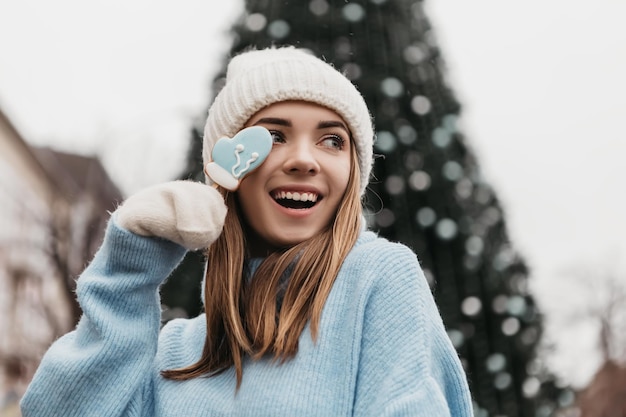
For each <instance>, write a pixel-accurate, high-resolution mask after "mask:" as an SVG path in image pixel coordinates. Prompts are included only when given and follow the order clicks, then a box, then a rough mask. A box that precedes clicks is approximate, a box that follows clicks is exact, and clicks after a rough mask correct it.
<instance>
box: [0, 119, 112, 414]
mask: <svg viewBox="0 0 626 417" xmlns="http://www.w3.org/2000/svg"><path fill="white" fill-rule="evenodd" d="M121 200H122V197H121V194H120V191H119V190H118V188H117V187H116V186H115V184H113V183H112V182H111V180H110V178H109V177H108V175H107V173H106V172H105V170H104V169H103V167H102V165H101V163H100V161H99V160H98V159H97V158H93V157H85V156H79V155H73V154H67V153H62V152H57V151H54V150H51V149H47V148H34V147H31V146H29V145H28V144H27V143H26V142H25V141H24V139H23V138H22V137H21V136H20V134H19V132H18V131H17V130H16V129H15V127H14V126H13V125H12V124H11V122H10V121H9V120H8V118H7V117H6V116H5V115H4V113H2V112H1V111H0V410H1V409H2V406H3V404H2V402H3V401H4V402H5V403H6V402H10V401H11V397H12V396H13V397H19V396H20V394H21V391H22V390H23V388H24V386H25V385H26V384H27V382H28V381H29V380H30V377H31V375H32V373H33V372H34V370H35V368H36V366H37V364H38V363H39V359H40V358H41V355H42V354H43V353H44V352H45V350H46V349H47V348H48V346H49V345H50V343H51V342H52V341H53V340H54V339H56V338H57V337H59V336H60V335H62V334H64V333H65V332H67V331H68V330H70V329H71V328H72V327H73V326H74V325H75V323H76V321H77V319H78V317H79V316H80V310H79V307H78V305H77V303H76V301H75V298H74V293H73V292H74V288H75V279H76V277H77V276H78V274H79V273H80V272H81V271H82V269H83V268H84V266H85V265H86V263H87V262H88V261H89V260H90V259H91V257H92V256H93V254H94V252H95V250H96V249H97V247H98V246H99V244H100V242H101V240H102V237H103V233H104V229H105V225H106V221H107V220H108V217H109V215H108V212H109V211H112V210H114V209H115V207H116V205H117V204H118V203H119V202H120V201H121ZM3 398H4V400H3Z"/></svg>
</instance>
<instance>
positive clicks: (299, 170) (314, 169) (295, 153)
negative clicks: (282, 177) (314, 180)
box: [283, 141, 320, 175]
mask: <svg viewBox="0 0 626 417" xmlns="http://www.w3.org/2000/svg"><path fill="white" fill-rule="evenodd" d="M307 142H308V141H303V142H300V143H293V144H292V145H291V146H290V149H289V151H288V154H287V157H286V159H285V162H284V164H283V170H284V171H285V172H286V173H288V174H306V175H315V174H317V173H318V172H319V171H320V166H319V163H318V161H317V159H316V158H315V154H314V152H315V149H313V148H312V147H314V145H311V144H310V143H307Z"/></svg>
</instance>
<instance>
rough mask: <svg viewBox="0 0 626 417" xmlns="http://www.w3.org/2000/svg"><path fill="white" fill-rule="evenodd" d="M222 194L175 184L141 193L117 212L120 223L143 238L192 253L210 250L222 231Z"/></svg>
mask: <svg viewBox="0 0 626 417" xmlns="http://www.w3.org/2000/svg"><path fill="white" fill-rule="evenodd" d="M225 217H226V205H225V204H224V199H223V197H222V195H221V194H220V193H219V192H218V191H217V190H215V189H214V188H212V187H209V186H207V185H206V184H203V183H199V182H191V181H172V182H167V183H163V184H158V185H155V186H152V187H148V188H146V189H144V190H141V191H140V192H138V193H137V194H134V195H132V196H131V197H129V198H128V199H127V200H126V201H125V202H124V203H123V204H122V205H121V206H120V207H118V208H117V210H116V211H115V221H116V222H117V224H118V225H119V226H120V227H122V228H124V229H126V230H129V231H131V232H133V233H136V234H138V235H141V236H155V237H160V238H163V239H167V240H170V241H172V242H175V243H178V244H179V245H181V246H184V247H185V248H187V249H189V250H196V249H201V248H206V247H208V246H209V245H210V244H211V243H213V242H214V241H215V240H216V239H217V238H218V237H219V235H220V233H221V232H222V227H223V226H224V219H225Z"/></svg>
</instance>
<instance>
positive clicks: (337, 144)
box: [322, 135, 345, 150]
mask: <svg viewBox="0 0 626 417" xmlns="http://www.w3.org/2000/svg"><path fill="white" fill-rule="evenodd" d="M344 143H345V141H344V139H343V138H342V137H341V136H337V135H331V136H327V137H325V138H324V139H323V140H322V144H323V145H324V146H325V147H327V148H329V149H337V150H341V149H343V146H344Z"/></svg>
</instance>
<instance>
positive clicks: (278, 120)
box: [254, 117, 350, 135]
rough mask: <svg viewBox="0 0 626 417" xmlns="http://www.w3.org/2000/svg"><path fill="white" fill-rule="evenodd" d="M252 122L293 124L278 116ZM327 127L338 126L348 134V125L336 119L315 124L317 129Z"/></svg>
mask: <svg viewBox="0 0 626 417" xmlns="http://www.w3.org/2000/svg"><path fill="white" fill-rule="evenodd" d="M254 124H255V125H260V124H270V125H278V126H285V127H292V126H293V124H292V123H291V120H289V119H281V118H280V117H264V118H262V119H259V120H257V121H256V122H254ZM329 127H338V128H340V129H343V130H345V131H346V133H347V134H348V135H349V134H350V129H348V127H347V126H346V125H345V124H344V123H343V122H340V121H338V120H322V121H320V122H319V123H318V124H317V128H318V129H327V128H329Z"/></svg>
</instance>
